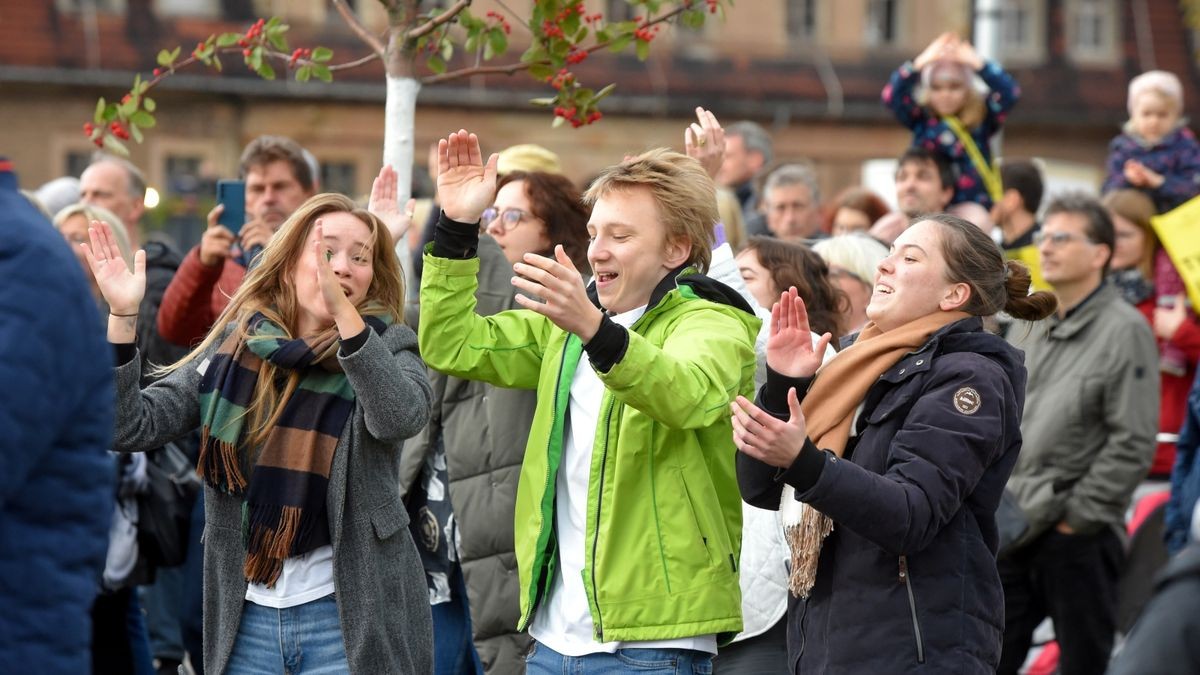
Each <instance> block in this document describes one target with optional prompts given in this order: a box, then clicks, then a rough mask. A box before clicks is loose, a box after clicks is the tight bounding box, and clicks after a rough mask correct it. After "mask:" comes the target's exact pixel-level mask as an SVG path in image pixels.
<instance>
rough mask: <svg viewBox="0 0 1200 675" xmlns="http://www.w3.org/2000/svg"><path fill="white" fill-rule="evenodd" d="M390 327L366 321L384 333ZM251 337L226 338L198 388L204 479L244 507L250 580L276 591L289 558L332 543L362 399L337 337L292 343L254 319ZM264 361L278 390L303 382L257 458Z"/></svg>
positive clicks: (382, 320)
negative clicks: (334, 506) (339, 469)
mask: <svg viewBox="0 0 1200 675" xmlns="http://www.w3.org/2000/svg"><path fill="white" fill-rule="evenodd" d="M389 319H390V317H386V316H382V317H380V316H364V317H363V320H364V321H365V322H366V323H367V325H368V326H369V327H371V328H373V329H374V330H375V332H377V333H382V332H383V331H384V329H385V328H386V327H387V323H388V322H389ZM247 333H248V334H249V336H250V337H248V338H245V339H239V337H238V335H237V333H236V332H235V333H231V334H230V335H229V337H227V338H225V341H224V342H222V343H221V346H220V347H219V348H218V349H217V352H216V354H214V355H213V357H212V359H211V361H210V363H209V364H208V368H207V369H206V370H205V371H204V374H203V376H202V377H201V379H200V423H201V445H200V462H199V467H198V472H199V474H200V476H201V478H203V479H204V481H205V482H206V483H207V484H208V485H210V486H211V487H212V488H213V489H215V490H218V491H220V492H222V493H225V494H229V495H234V496H237V497H241V498H242V500H243V501H242V540H243V542H244V543H245V545H246V564H245V575H246V580H247V581H250V582H252V583H259V584H265V585H267V586H268V587H271V586H274V585H275V581H276V580H277V579H278V578H279V574H280V572H282V571H283V561H284V560H285V559H286V558H289V557H292V556H297V555H301V554H303V553H307V552H309V551H312V550H314V549H316V548H318V547H321V546H326V545H328V544H329V543H330V535H329V519H328V514H327V513H326V509H325V492H326V490H327V488H328V486H329V472H330V468H331V467H332V466H333V454H334V450H335V449H336V448H337V444H338V439H339V437H340V436H341V434H342V429H343V428H344V427H345V426H346V421H347V420H348V419H350V413H351V412H352V411H353V410H354V389H353V388H352V387H351V386H350V382H349V380H347V379H346V375H345V373H343V372H342V368H341V364H340V363H338V360H337V358H336V357H335V356H334V355H335V354H336V352H337V349H338V343H337V338H338V333H337V330H336V329H335V328H332V327H331V328H329V329H326V330H325V331H323V332H321V333H319V334H318V335H315V336H309V337H306V338H299V339H288V338H287V337H286V336H285V334H284V332H283V330H282V329H281V328H280V327H279V326H278V325H276V324H275V323H273V322H271V321H270V320H268V319H267V318H266V317H264V316H263V315H262V314H255V315H254V316H253V317H251V318H250V321H249V324H248V331H247ZM263 360H266V361H269V362H271V364H273V365H274V366H275V367H276V368H278V369H280V370H279V375H280V376H279V377H278V379H277V384H279V385H281V383H282V382H283V381H284V379H285V376H286V371H296V372H298V373H299V374H300V381H299V383H298V384H297V386H296V389H295V391H294V392H293V393H292V395H291V397H290V398H288V400H287V402H286V403H285V404H284V405H283V410H282V411H281V412H280V414H279V416H278V418H277V420H276V423H275V426H274V427H273V428H272V429H271V430H270V432H269V433H268V435H267V438H266V441H265V442H264V443H263V444H262V446H261V447H260V448H249V447H246V440H247V439H246V438H245V433H246V430H245V429H244V425H245V420H246V417H247V407H248V406H249V405H250V404H251V403H252V402H253V399H254V391H255V385H256V384H257V382H258V375H259V369H260V368H261V367H262V363H263ZM247 476H248V477H249V480H248V481H247Z"/></svg>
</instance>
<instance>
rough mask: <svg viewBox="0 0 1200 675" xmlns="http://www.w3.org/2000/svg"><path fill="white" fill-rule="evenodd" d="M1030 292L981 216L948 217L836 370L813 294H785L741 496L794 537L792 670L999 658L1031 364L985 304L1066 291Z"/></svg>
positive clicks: (1036, 304) (754, 407)
mask: <svg viewBox="0 0 1200 675" xmlns="http://www.w3.org/2000/svg"><path fill="white" fill-rule="evenodd" d="M1028 288H1029V271H1028V270H1027V269H1026V268H1025V267H1024V266H1023V265H1021V264H1020V263H1017V262H1013V261H1007V262H1006V261H1005V260H1004V258H1003V256H1002V255H1001V253H1000V249H999V248H998V247H997V246H996V245H995V244H994V243H993V242H992V241H991V240H990V239H988V238H987V236H986V235H984V234H983V233H982V232H980V230H979V228H977V227H975V226H974V225H972V224H971V223H968V222H966V221H964V220H962V219H959V218H955V217H953V216H948V215H937V216H930V217H926V218H923V219H921V220H919V221H918V222H917V223H915V224H914V225H913V226H912V227H911V228H909V229H908V230H906V231H905V232H904V233H902V234H901V235H900V237H899V238H897V240H896V242H895V245H894V246H893V247H892V250H891V253H890V254H889V256H888V257H887V258H885V259H884V260H883V262H881V263H880V264H879V269H878V272H877V274H876V277H875V290H874V293H873V295H872V298H871V304H870V305H869V307H868V309H867V314H868V316H869V317H870V319H871V322H870V323H868V324H867V326H866V327H865V328H864V329H863V330H862V332H861V333H859V335H858V338H857V339H856V341H855V342H854V344H853V345H851V346H849V347H847V348H846V349H844V350H842V351H841V352H840V353H838V354H837V356H835V357H834V358H833V359H832V360H830V361H829V362H828V363H826V364H825V365H824V366H822V365H821V362H822V352H823V351H824V349H823V348H824V344H825V343H827V342H828V340H829V337H830V336H828V335H826V336H824V337H823V339H822V340H819V341H817V343H816V344H815V345H814V344H813V341H812V338H811V334H810V332H809V320H808V316H807V313H806V311H805V306H804V302H803V300H801V299H800V298H799V297H798V296H797V294H796V293H795V292H788V293H784V294H781V296H780V300H779V302H778V303H776V304H775V306H774V307H773V308H772V319H773V323H772V327H771V338H770V342H769V343H768V346H767V364H768V366H769V367H770V368H769V370H768V375H767V383H766V385H765V386H764V387H763V388H762V389H761V390H760V392H759V397H758V401H757V403H751V402H750V401H748V400H746V399H745V398H742V397H739V398H738V399H737V400H736V401H735V402H734V404H733V405H732V409H733V417H734V442H735V443H736V444H737V446H738V449H739V450H740V452H739V454H738V482H739V485H740V487H741V491H742V497H743V499H745V500H746V501H747V502H749V503H751V504H754V505H756V506H759V507H760V508H765V509H779V510H780V511H781V517H782V519H783V522H784V527H785V531H786V534H787V542H788V546H789V548H790V550H791V571H790V578H789V587H790V589H791V592H792V596H793V597H792V598H790V602H789V605H790V606H789V627H788V629H789V639H788V645H789V650H790V655H789V662H790V670H791V672H793V673H828V672H863V673H868V672H879V673H884V672H886V673H919V672H929V670H931V669H936V670H937V671H938V672H953V673H981V674H982V673H994V672H995V670H996V665H997V664H998V663H999V659H1000V648H1001V638H1002V632H1003V627H1004V620H1003V616H1002V614H1003V607H1004V599H1003V590H1002V587H1001V584H1000V577H999V573H998V572H997V569H996V548H997V541H998V536H997V531H996V520H995V512H996V508H997V506H998V504H999V502H1000V496H1001V494H1002V492H1003V490H1004V485H1005V483H1006V482H1007V480H1008V476H1009V473H1010V472H1011V471H1012V467H1013V464H1014V463H1015V462H1016V459H1017V453H1018V452H1019V451H1020V448H1021V435H1020V419H1021V410H1022V404H1023V399H1024V390H1025V368H1024V366H1023V365H1022V355H1021V353H1020V352H1019V351H1017V350H1016V349H1014V348H1013V347H1011V346H1009V345H1008V344H1007V343H1006V342H1005V341H1004V340H1003V339H1001V338H999V337H998V336H995V335H993V334H991V333H988V332H986V331H985V330H984V328H983V321H982V317H986V316H990V315H992V314H995V313H996V312H999V311H1000V310H1002V309H1003V310H1005V311H1007V312H1008V313H1009V314H1012V315H1013V316H1016V317H1019V318H1023V319H1030V320H1036V319H1040V318H1043V317H1045V316H1048V315H1049V314H1050V312H1052V311H1053V310H1054V308H1055V305H1056V301H1055V298H1054V296H1053V295H1050V294H1048V293H1035V294H1034V295H1032V296H1030V295H1027V292H1028Z"/></svg>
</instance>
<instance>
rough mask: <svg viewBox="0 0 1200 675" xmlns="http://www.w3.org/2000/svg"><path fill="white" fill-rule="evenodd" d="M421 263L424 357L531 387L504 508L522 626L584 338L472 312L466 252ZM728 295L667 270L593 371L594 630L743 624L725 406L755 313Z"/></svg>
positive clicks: (589, 563) (613, 633) (550, 514)
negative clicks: (530, 414) (523, 441)
mask: <svg viewBox="0 0 1200 675" xmlns="http://www.w3.org/2000/svg"><path fill="white" fill-rule="evenodd" d="M424 263H425V267H424V274H423V278H422V281H421V323H420V326H421V330H420V345H421V356H422V357H423V358H424V359H425V362H426V363H427V364H428V365H429V366H430V367H432V368H434V369H435V370H438V371H440V372H443V373H446V374H447V375H453V376H456V377H461V378H466V379H475V380H483V381H485V382H489V383H491V384H495V385H498V386H502V387H512V388H523V389H537V391H538V402H537V409H536V412H535V413H534V418H533V424H532V428H531V430H530V435H529V443H528V445H527V446H526V451H525V459H524V463H523V464H522V467H521V478H520V481H519V483H518V486H517V503H516V518H515V542H516V549H517V550H516V554H517V568H518V572H519V574H520V582H521V620H520V625H519V629H520V630H525V629H526V628H527V627H528V625H529V622H530V620H531V618H532V616H533V612H534V611H535V610H536V609H537V607H538V603H539V602H540V601H541V600H542V599H543V598H545V597H546V594H547V591H548V590H549V586H550V583H551V580H552V577H553V574H554V569H555V556H556V553H557V550H556V540H555V536H554V504H555V478H556V476H557V472H558V468H559V463H560V459H561V457H562V448H563V443H564V436H565V432H564V429H565V423H566V417H567V405H568V401H569V399H570V388H571V380H572V378H573V377H574V373H575V368H576V367H577V366H578V365H579V360H580V358H581V356H582V355H583V347H582V344H581V343H580V340H579V338H578V337H577V336H575V335H572V334H569V333H567V332H565V331H563V330H562V329H560V328H558V327H557V326H555V325H554V324H553V323H552V322H550V320H549V319H547V318H545V317H543V316H541V315H540V314H537V313H535V312H532V311H529V310H512V311H507V312H502V313H500V314H495V315H492V316H488V317H481V316H478V315H477V314H475V289H476V285H477V281H476V274H477V273H478V269H479V262H478V259H477V258H471V259H467V260H451V259H448V258H439V257H435V256H432V255H428V254H427V255H426V256H425V260H424ZM735 298H736V299H735ZM593 301H595V298H594V296H593ZM731 303H740V304H741V305H744V301H741V300H740V298H738V297H737V296H736V293H734V292H733V291H731V290H729V289H727V288H726V287H724V286H722V285H720V284H719V283H717V282H715V281H713V280H711V279H709V278H708V277H705V276H703V275H700V274H694V273H692V272H691V271H690V270H684V271H683V272H682V273H680V274H679V275H678V276H676V277H675V278H673V279H672V278H670V277H668V278H667V279H664V282H663V283H662V284H660V286H659V288H658V289H656V291H655V293H654V295H653V296H652V297H651V301H650V307H649V308H648V309H647V311H646V313H645V314H644V315H643V316H642V317H641V318H640V319H639V320H638V321H637V322H636V323H634V324H633V326H632V327H631V328H630V329H629V331H628V343H627V345H626V347H625V351H624V353H623V354H622V355H621V357H620V358H619V359H618V360H617V361H616V363H615V364H614V365H612V367H611V368H609V369H608V371H607V372H600V370H599V369H597V375H598V376H599V377H600V379H601V381H603V382H604V385H605V389H606V391H605V393H604V398H603V401H602V403H601V408H600V414H599V418H600V419H599V423H598V425H597V428H596V437H595V441H594V448H593V451H592V464H591V475H590V480H589V485H588V496H587V505H588V517H587V525H586V532H585V537H586V539H585V540H586V542H587V544H586V546H587V550H586V552H585V566H584V570H583V576H584V579H583V581H584V587H585V589H586V591H587V597H588V605H589V608H590V611H591V615H592V621H593V623H594V625H595V634H594V637H595V639H596V640H597V641H600V642H607V641H638V640H665V639H671V638H681V637H691V636H696V635H709V634H713V633H716V634H718V636H719V639H727V638H729V637H731V636H732V634H735V633H737V632H739V631H740V630H741V629H742V616H741V592H740V590H739V587H738V572H737V560H738V554H739V551H740V547H741V525H742V512H741V499H740V497H739V493H738V487H737V477H736V471H735V468H734V457H735V454H736V448H735V447H734V445H733V429H732V426H731V423H730V413H729V404H730V402H731V401H732V400H733V399H734V397H735V396H737V395H738V394H742V395H745V396H748V397H749V396H751V395H752V393H753V386H754V385H753V377H754V364H755V362H754V338H755V335H756V334H757V333H758V328H759V320H758V319H757V318H756V317H754V315H753V314H750V313H749V312H748V308H747V310H742V309H738V308H736V307H735V306H731Z"/></svg>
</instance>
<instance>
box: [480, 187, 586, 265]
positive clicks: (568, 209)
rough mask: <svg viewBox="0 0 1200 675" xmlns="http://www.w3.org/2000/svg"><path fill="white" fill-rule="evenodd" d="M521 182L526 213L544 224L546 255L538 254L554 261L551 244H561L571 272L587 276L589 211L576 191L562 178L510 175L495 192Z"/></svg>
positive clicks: (544, 252) (542, 252)
mask: <svg viewBox="0 0 1200 675" xmlns="http://www.w3.org/2000/svg"><path fill="white" fill-rule="evenodd" d="M517 181H522V182H523V183H524V185H523V187H524V188H525V196H526V197H528V198H529V210H530V211H532V212H533V215H534V217H535V218H537V219H539V220H541V221H542V222H543V223H545V224H546V238H547V239H549V240H550V248H551V250H550V251H538V253H539V254H541V255H549V256H550V257H554V253H553V249H554V245H555V244H562V247H563V251H564V252H565V253H566V254H567V257H568V258H570V259H571V262H572V263H574V264H575V269H577V270H579V271H580V272H584V273H586V272H588V270H590V269H591V266H590V265H589V264H588V259H587V249H588V231H587V222H588V217H589V216H590V215H591V211H589V210H588V208H587V207H586V206H584V205H583V198H582V195H581V194H580V192H579V188H577V187H576V186H575V184H574V183H572V182H571V180H570V179H569V178H567V177H566V176H561V175H559V174H555V173H547V172H545V171H513V172H511V173H508V174H505V175H504V176H503V177H502V178H501V179H500V182H499V183H498V184H497V185H496V190H497V191H499V189H500V188H502V187H504V186H505V185H508V184H509V183H515V182H517Z"/></svg>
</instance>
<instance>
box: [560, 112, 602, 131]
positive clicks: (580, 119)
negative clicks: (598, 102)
mask: <svg viewBox="0 0 1200 675" xmlns="http://www.w3.org/2000/svg"><path fill="white" fill-rule="evenodd" d="M554 116H555V117H561V118H563V119H565V120H567V121H568V122H570V123H571V126H572V127H574V128H576V129H578V128H579V127H581V126H583V125H585V124H591V123H592V122H595V121H597V120H599V119H600V118H601V117H604V113H602V112H600V111H599V110H593V111H592V112H590V113H588V114H587V115H586V116H585V115H581V114H579V110H578V109H577V108H576V107H575V106H571V107H570V108H564V107H562V106H558V107H556V108H555V109H554Z"/></svg>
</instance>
